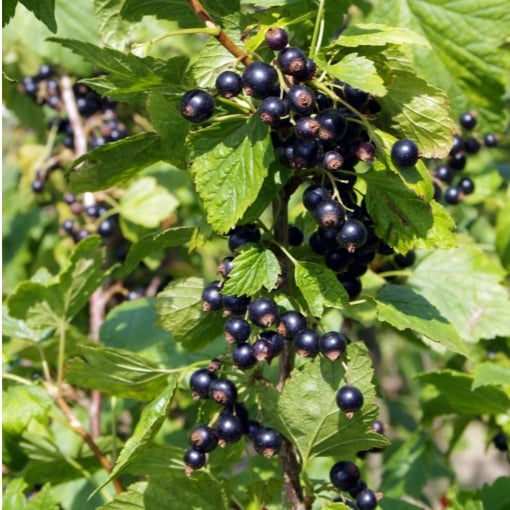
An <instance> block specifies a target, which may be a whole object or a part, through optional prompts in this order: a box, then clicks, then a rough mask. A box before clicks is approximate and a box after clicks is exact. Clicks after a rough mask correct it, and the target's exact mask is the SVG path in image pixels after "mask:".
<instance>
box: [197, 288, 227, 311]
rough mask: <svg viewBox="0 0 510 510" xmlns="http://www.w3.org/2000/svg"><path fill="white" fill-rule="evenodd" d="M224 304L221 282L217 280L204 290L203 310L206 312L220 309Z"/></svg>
mask: <svg viewBox="0 0 510 510" xmlns="http://www.w3.org/2000/svg"><path fill="white" fill-rule="evenodd" d="M222 306H223V296H222V295H221V283H220V282H219V281H218V280H215V281H213V282H211V283H209V284H208V285H207V286H206V287H205V289H204V290H203V291H202V310H203V311H204V312H209V311H211V310H220V309H221V307H222Z"/></svg>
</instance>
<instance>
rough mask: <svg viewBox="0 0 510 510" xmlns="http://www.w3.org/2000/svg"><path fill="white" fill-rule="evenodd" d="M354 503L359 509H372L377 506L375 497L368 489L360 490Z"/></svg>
mask: <svg viewBox="0 0 510 510" xmlns="http://www.w3.org/2000/svg"><path fill="white" fill-rule="evenodd" d="M356 505H358V509H359V510H374V508H376V507H377V497H376V495H375V493H374V492H373V491H371V490H370V489H365V490H362V491H361V492H360V493H359V494H358V495H357V496H356Z"/></svg>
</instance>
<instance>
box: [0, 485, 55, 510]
mask: <svg viewBox="0 0 510 510" xmlns="http://www.w3.org/2000/svg"><path fill="white" fill-rule="evenodd" d="M27 488H28V484H27V483H26V482H25V480H24V479H23V478H14V479H13V480H11V481H9V483H7V484H6V486H5V490H4V492H3V496H2V508H3V510H57V509H58V508H61V507H60V505H59V504H58V502H57V501H56V500H55V494H54V490H53V488H52V486H51V485H50V484H47V483H46V484H44V485H43V486H42V487H41V488H40V489H39V490H38V491H37V492H35V493H34V494H33V495H31V497H30V498H27V494H26V490H27Z"/></svg>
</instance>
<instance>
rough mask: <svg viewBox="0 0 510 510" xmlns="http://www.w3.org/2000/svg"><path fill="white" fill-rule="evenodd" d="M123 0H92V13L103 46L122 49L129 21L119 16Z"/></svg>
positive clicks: (124, 44)
mask: <svg viewBox="0 0 510 510" xmlns="http://www.w3.org/2000/svg"><path fill="white" fill-rule="evenodd" d="M123 3H124V0H94V14H95V16H96V19H97V24H98V29H99V33H100V34H101V39H102V41H103V43H104V44H105V46H109V47H110V48H114V49H117V50H123V49H125V46H126V32H127V30H129V23H127V22H126V20H123V19H122V18H121V16H120V9H121V7H122V4H123Z"/></svg>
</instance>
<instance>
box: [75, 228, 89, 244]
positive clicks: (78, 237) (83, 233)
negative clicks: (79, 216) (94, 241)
mask: <svg viewBox="0 0 510 510" xmlns="http://www.w3.org/2000/svg"><path fill="white" fill-rule="evenodd" d="M89 235H90V232H89V231H88V230H87V229H86V228H81V229H80V230H78V231H77V232H75V233H74V235H73V239H74V241H75V242H77V243H79V242H80V241H82V240H83V239H86V238H87V237H89Z"/></svg>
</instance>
